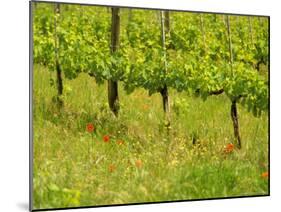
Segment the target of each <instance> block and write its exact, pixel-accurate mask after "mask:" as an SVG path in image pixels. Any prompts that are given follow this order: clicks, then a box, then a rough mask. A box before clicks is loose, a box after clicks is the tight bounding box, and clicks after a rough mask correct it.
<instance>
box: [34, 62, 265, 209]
mask: <svg viewBox="0 0 281 212" xmlns="http://www.w3.org/2000/svg"><path fill="white" fill-rule="evenodd" d="M54 77H55V73H51V72H49V71H48V70H47V69H45V68H44V67H42V66H38V65H35V68H34V86H33V130H34V137H33V145H34V150H33V151H34V159H33V163H34V172H33V185H34V190H33V195H34V209H39V208H57V207H75V206H91V205H108V204H124V203H136V202H157V201H173V200H191V199H205V198H217V197H233V196H251V195H266V194H268V192H269V191H268V178H267V177H266V176H263V177H262V173H264V172H267V171H268V114H263V115H262V116H261V117H260V118H255V117H254V116H253V115H252V114H250V113H248V112H247V111H245V109H244V108H242V107H240V106H239V107H238V111H239V121H240V133H241V137H242V149H241V150H238V149H236V148H235V149H234V151H232V152H231V153H225V152H224V148H225V146H226V145H227V144H229V143H232V142H233V139H234V137H233V127H232V122H231V117H230V101H229V100H228V98H227V97H226V96H224V95H221V96H215V97H210V98H208V99H207V100H206V101H205V102H203V101H202V100H201V99H199V98H195V97H191V96H188V95H187V94H186V93H184V92H183V93H177V92H175V91H173V90H170V98H171V111H172V114H171V115H172V122H171V130H170V133H169V134H167V131H166V129H165V126H164V123H163V120H164V115H163V110H162V102H161V97H160V95H159V94H154V95H152V96H148V94H147V92H146V91H145V90H143V89H138V90H136V91H134V92H133V93H132V94H130V95H128V94H126V92H124V90H123V88H122V85H120V87H119V92H120V103H121V110H120V114H119V117H118V118H116V117H114V115H113V114H112V113H111V112H110V110H109V109H108V104H107V85H106V83H104V84H101V85H97V84H96V83H95V80H94V79H93V78H91V77H90V76H88V75H86V74H80V75H79V77H78V78H76V79H75V80H66V79H65V80H64V97H63V100H64V107H63V109H61V110H60V109H58V108H57V107H56V104H55V101H54V98H53V97H54V96H55V95H56V87H55V85H53V86H52V80H50V79H52V78H53V79H54ZM88 123H93V124H94V127H95V130H94V133H89V132H87V130H86V126H87V124H88ZM105 135H109V138H110V140H109V142H104V141H103V136H105ZM193 142H195V144H193ZM89 151H90V154H89Z"/></svg>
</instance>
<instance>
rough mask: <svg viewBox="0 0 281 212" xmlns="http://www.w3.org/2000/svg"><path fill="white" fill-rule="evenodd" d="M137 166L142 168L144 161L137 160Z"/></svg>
mask: <svg viewBox="0 0 281 212" xmlns="http://www.w3.org/2000/svg"><path fill="white" fill-rule="evenodd" d="M136 167H138V168H141V167H142V161H141V160H136Z"/></svg>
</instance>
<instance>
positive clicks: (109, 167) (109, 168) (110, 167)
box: [108, 164, 116, 172]
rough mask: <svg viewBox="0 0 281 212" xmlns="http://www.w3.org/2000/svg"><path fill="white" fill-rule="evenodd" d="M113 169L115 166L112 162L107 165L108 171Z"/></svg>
mask: <svg viewBox="0 0 281 212" xmlns="http://www.w3.org/2000/svg"><path fill="white" fill-rule="evenodd" d="M115 169H116V167H115V166H114V165H113V164H110V165H109V166H108V171H109V172H113V171H115Z"/></svg>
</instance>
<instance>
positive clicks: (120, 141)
mask: <svg viewBox="0 0 281 212" xmlns="http://www.w3.org/2000/svg"><path fill="white" fill-rule="evenodd" d="M116 143H117V144H118V145H123V144H124V141H122V140H118V141H116Z"/></svg>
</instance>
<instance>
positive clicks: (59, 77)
mask: <svg viewBox="0 0 281 212" xmlns="http://www.w3.org/2000/svg"><path fill="white" fill-rule="evenodd" d="M54 12H55V22H54V25H55V26H54V38H55V68H56V75H57V91H58V94H57V103H58V106H59V107H61V106H63V100H62V94H63V83H62V71H61V67H60V63H59V38H58V35H57V26H58V20H59V15H60V4H58V3H56V4H55V7H54Z"/></svg>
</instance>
